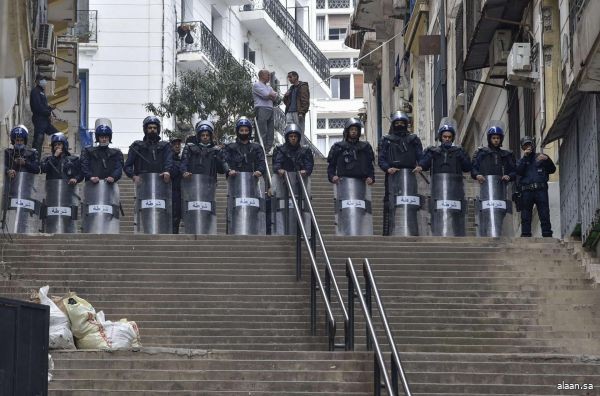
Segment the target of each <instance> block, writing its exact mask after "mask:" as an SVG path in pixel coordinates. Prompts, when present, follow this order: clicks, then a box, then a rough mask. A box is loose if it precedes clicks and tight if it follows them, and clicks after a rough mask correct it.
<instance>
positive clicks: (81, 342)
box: [38, 286, 141, 349]
mask: <svg viewBox="0 0 600 396" xmlns="http://www.w3.org/2000/svg"><path fill="white" fill-rule="evenodd" d="M48 290H49V286H44V287H42V288H41V289H40V290H39V293H38V296H39V302H40V303H42V304H45V305H49V306H50V349H74V348H75V347H77V349H130V348H139V347H141V344H140V332H139V329H138V326H137V324H136V323H135V322H129V321H128V320H127V319H121V320H119V321H118V322H111V321H109V320H106V319H105V317H104V312H102V311H100V312H98V313H96V310H95V309H94V307H93V306H92V305H91V304H90V303H89V302H87V301H86V300H85V299H83V298H81V297H79V296H78V295H77V294H75V293H73V292H71V293H69V295H68V296H67V297H60V298H56V297H53V298H52V299H51V298H49V297H48Z"/></svg>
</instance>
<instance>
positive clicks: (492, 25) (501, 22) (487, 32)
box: [463, 0, 529, 71]
mask: <svg viewBox="0 0 600 396" xmlns="http://www.w3.org/2000/svg"><path fill="white" fill-rule="evenodd" d="M467 5H468V6H467V22H468V23H469V22H470V20H471V18H473V19H474V22H475V26H474V29H473V31H472V34H471V30H470V29H467V34H470V38H469V40H468V43H467V55H466V56H465V60H464V64H463V68H464V71H469V70H476V69H483V68H486V67H489V59H488V52H489V48H490V43H491V41H492V38H493V37H494V33H495V32H496V30H498V29H510V30H516V29H517V28H518V27H519V25H518V23H519V22H521V20H522V19H523V12H524V11H525V8H527V6H528V5H529V1H528V0H486V1H485V2H484V5H483V7H482V8H481V12H479V10H478V7H477V2H474V3H470V2H467ZM471 14H473V17H470V15H471Z"/></svg>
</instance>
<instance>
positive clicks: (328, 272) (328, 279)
mask: <svg viewBox="0 0 600 396" xmlns="http://www.w3.org/2000/svg"><path fill="white" fill-rule="evenodd" d="M298 182H299V184H300V187H302V196H303V198H304V202H305V203H306V207H307V208H308V211H309V212H310V217H311V220H312V224H313V225H314V227H313V228H314V231H315V234H317V237H318V238H319V243H320V244H321V250H322V252H323V257H324V258H325V283H326V286H327V290H326V291H327V295H328V298H329V301H331V287H330V285H332V286H333V289H334V291H335V294H336V297H337V299H338V302H339V304H340V306H341V309H342V314H343V316H344V338H345V342H344V344H345V347H346V350H351V349H353V348H354V344H353V343H351V342H350V341H351V338H350V337H349V335H348V327H349V325H350V316H349V315H348V310H347V309H346V306H345V305H344V300H343V298H342V293H341V292H340V288H339V287H338V284H337V281H336V280H335V274H334V272H333V267H332V266H331V260H330V259H329V253H328V252H327V247H326V246H325V241H324V240H323V234H321V228H320V227H319V223H318V222H317V216H315V210H314V209H313V206H312V203H311V202H310V196H309V194H308V190H307V188H306V184H305V183H304V180H302V177H300V175H298ZM290 191H291V190H290ZM290 195H294V194H293V193H290Z"/></svg>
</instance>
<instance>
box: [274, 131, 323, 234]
mask: <svg viewBox="0 0 600 396" xmlns="http://www.w3.org/2000/svg"><path fill="white" fill-rule="evenodd" d="M284 139H285V143H284V144H282V145H279V146H277V147H275V150H274V153H273V172H274V174H276V176H274V177H273V184H272V189H271V190H272V193H273V198H272V199H271V210H272V211H273V212H272V213H273V228H272V231H271V232H272V233H274V234H278V235H290V234H292V233H295V232H296V228H297V225H296V224H297V220H296V219H297V215H296V212H295V209H294V207H293V205H291V204H290V202H293V201H292V200H291V196H290V191H289V188H288V186H287V185H286V181H285V178H284V176H285V174H286V172H289V181H290V186H291V188H292V193H293V194H294V196H295V197H296V202H297V203H298V205H299V207H300V209H301V210H302V211H303V212H304V214H303V216H302V217H303V218H304V220H303V221H304V224H305V225H306V229H307V232H309V231H310V230H309V227H308V225H309V224H310V212H309V210H308V206H307V205H304V204H303V203H302V200H301V199H300V198H301V197H302V196H303V194H302V187H301V186H300V181H299V177H301V178H302V179H303V182H304V185H305V187H306V189H307V192H308V194H309V196H310V183H309V176H310V175H311V173H312V171H313V167H314V162H315V161H314V157H313V153H312V151H311V149H310V148H308V147H306V146H304V147H303V146H302V145H301V144H300V141H301V139H302V130H301V129H300V127H299V126H298V125H296V124H288V125H287V126H286V127H285V132H284Z"/></svg>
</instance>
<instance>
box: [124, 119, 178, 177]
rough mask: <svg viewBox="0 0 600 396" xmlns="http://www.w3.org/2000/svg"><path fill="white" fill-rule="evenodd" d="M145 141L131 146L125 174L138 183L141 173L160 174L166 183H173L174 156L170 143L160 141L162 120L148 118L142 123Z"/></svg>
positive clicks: (137, 141) (136, 142)
mask: <svg viewBox="0 0 600 396" xmlns="http://www.w3.org/2000/svg"><path fill="white" fill-rule="evenodd" d="M142 126H143V129H144V139H143V140H136V141H135V142H133V143H132V144H131V146H129V153H128V154H127V162H125V168H124V170H125V174H126V175H127V176H128V177H131V178H132V179H133V181H134V183H136V184H137V183H138V181H139V176H138V175H140V174H141V173H158V174H159V175H160V177H162V179H163V180H164V182H165V183H169V182H170V181H171V168H172V167H173V154H172V152H171V146H170V145H169V143H167V142H164V141H161V140H160V120H159V119H158V118H157V117H155V116H148V117H146V118H145V119H144V121H143V123H142Z"/></svg>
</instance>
